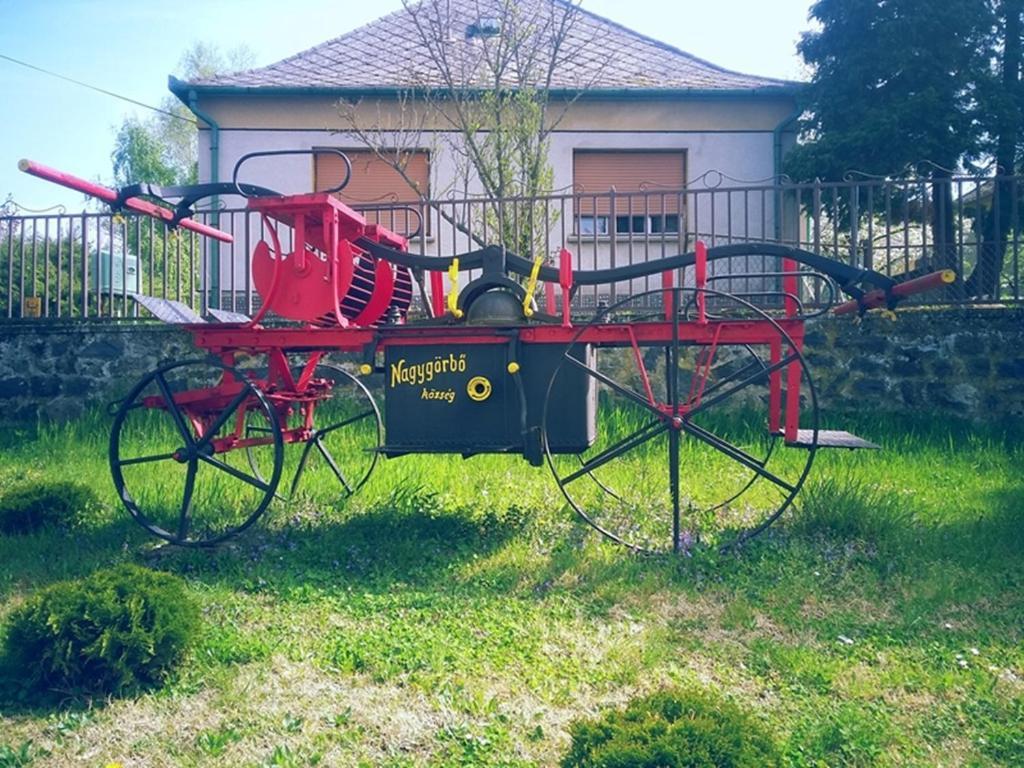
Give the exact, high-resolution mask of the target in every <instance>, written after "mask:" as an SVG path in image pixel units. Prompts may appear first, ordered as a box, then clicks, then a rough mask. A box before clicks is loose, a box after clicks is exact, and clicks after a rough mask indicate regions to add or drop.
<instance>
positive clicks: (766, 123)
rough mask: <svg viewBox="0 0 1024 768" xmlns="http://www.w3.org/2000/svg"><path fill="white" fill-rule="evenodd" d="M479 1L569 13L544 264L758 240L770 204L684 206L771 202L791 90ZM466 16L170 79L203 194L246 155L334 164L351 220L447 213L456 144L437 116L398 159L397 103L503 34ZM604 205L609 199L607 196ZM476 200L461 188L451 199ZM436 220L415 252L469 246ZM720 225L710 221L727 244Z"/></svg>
mask: <svg viewBox="0 0 1024 768" xmlns="http://www.w3.org/2000/svg"><path fill="white" fill-rule="evenodd" d="M490 2H492V3H495V4H496V8H498V11H500V10H501V9H502V8H504V9H505V11H506V12H507V10H508V8H509V7H514V8H516V9H518V10H517V12H523V13H534V14H537V15H536V17H535V18H534V22H535V21H536V19H540V18H550V15H551V14H558V13H563V14H565V13H570V12H571V13H573V17H572V25H571V28H569V29H568V31H567V32H566V34H565V40H566V42H565V44H564V46H563V49H562V50H563V51H570V52H571V55H564V56H563V57H562V58H561V59H560V60H559V61H558V63H557V66H554V67H552V68H551V69H550V75H551V83H550V94H551V100H552V103H556V102H557V103H558V105H559V109H560V110H561V111H560V112H559V116H558V124H557V127H555V128H554V129H553V131H552V133H551V136H550V140H549V152H548V162H549V165H550V168H551V171H552V174H553V184H552V187H553V189H554V190H556V191H562V192H564V193H565V194H566V195H567V196H568V197H567V198H564V199H561V198H560V200H561V202H558V203H557V204H558V205H560V206H561V210H560V211H559V212H558V214H557V215H552V220H557V222H558V223H557V225H556V226H555V227H554V229H556V230H557V232H553V233H551V234H550V236H549V238H548V239H549V244H548V245H549V248H550V249H557V248H558V247H560V246H561V245H563V244H565V245H567V246H569V247H570V248H571V249H573V248H575V249H576V250H579V251H580V252H584V251H587V252H588V253H591V254H592V260H593V263H594V265H595V266H598V265H604V264H608V263H624V262H625V260H626V258H627V256H626V254H625V242H628V243H629V246H630V247H629V255H628V259H630V260H635V259H637V258H646V257H647V251H645V252H644V253H642V254H640V255H637V253H636V252H635V251H634V247H633V246H634V243H635V242H638V241H641V240H642V241H643V242H644V245H645V248H648V247H649V243H650V240H651V239H654V240H656V241H657V242H658V244H659V248H660V249H661V252H664V251H665V250H666V249H667V250H671V251H672V252H678V250H680V249H682V248H683V247H685V244H686V242H687V237H688V236H692V235H693V234H694V233H695V232H699V231H702V229H703V228H704V227H706V226H707V224H706V223H705V224H704V225H703V226H702V225H701V224H700V219H701V217H702V216H703V219H704V222H708V221H709V220H710V219H715V222H714V225H715V226H718V221H717V219H719V218H721V217H723V216H726V217H728V216H733V217H740V216H742V217H745V219H746V222H745V224H744V227H745V229H744V236H752V237H765V236H768V235H769V234H770V233H771V232H772V231H773V229H774V228H775V226H776V221H775V218H774V211H772V210H768V207H769V205H770V203H769V202H767V201H769V200H770V195H762V201H761V203H760V205H761V210H759V211H757V212H754V213H753V214H752V213H751V211H750V210H747V211H745V212H742V213H741V212H739V211H738V210H737V211H734V212H732V213H729V212H727V211H726V210H725V206H720V208H721V210H718V211H714V210H710V211H702V210H701V205H704V204H705V203H702V202H701V199H700V198H692V197H688V196H687V195H686V194H684V193H683V192H682V190H686V189H687V188H688V184H694V180H699V181H698V182H696V183H697V185H698V186H699V185H701V184H706V182H707V179H708V178H709V176H710V177H713V179H714V185H721V184H724V185H725V186H728V185H729V184H730V183H732V184H736V183H748V184H749V183H755V182H759V183H762V184H766V185H770V184H771V183H772V179H773V178H774V177H776V176H777V175H778V173H779V166H780V162H781V157H782V153H783V152H784V150H785V149H786V148H787V146H789V145H790V144H791V143H792V142H793V141H794V140H795V133H794V132H795V118H796V116H797V114H798V112H797V108H796V92H797V90H798V87H799V86H798V84H796V83H792V82H788V81H781V80H775V79H770V78H765V77H758V76H754V75H746V74H740V73H737V72H731V71H728V70H726V69H723V68H721V67H718V66H715V65H714V64H711V63H709V62H707V61H704V60H702V59H699V58H697V57H695V56H692V55H690V54H688V53H685V52H684V51H681V50H678V49H676V48H674V47H672V46H670V45H667V44H665V43H661V42H659V41H657V40H654V39H651V38H649V37H646V36H644V35H641V34H639V33H637V32H634V31H632V30H630V29H628V28H626V27H625V26H622V25H620V24H618V23H616V22H614V21H611V20H609V19H606V18H603V17H601V16H598V15H596V14H593V13H590V12H589V11H587V10H585V9H583V8H577V7H576V6H574V5H571V4H569V3H567V2H564V0H524V2H519V3H509V2H508V0H490ZM481 7H487V0H484V2H481V0H423V2H421V3H420V4H419V5H418V6H416V7H415V8H418V9H420V10H422V12H423V13H425V14H426V13H428V12H429V14H432V15H430V16H429V17H427V18H428V21H429V22H430V23H431V24H432V25H434V26H433V27H432V28H431V32H432V34H434V37H433V38H431V37H428V36H425V35H424V32H423V27H422V23H423V22H422V19H417V18H416V17H415V14H414V13H410V12H409V11H407V10H405V9H402V10H399V11H397V12H395V13H391V14H389V15H387V16H384V17H383V18H380V19H378V20H376V21H374V22H371V23H369V24H367V25H365V26H363V27H360V28H359V29H355V30H353V31H351V32H347V33H345V34H343V35H341V36H340V37H337V38H334V39H332V40H328V41H327V42H325V43H322V44H321V45H318V46H316V47H314V48H311V49H309V50H306V51H303V52H301V53H297V54H295V55H294V56H291V57H289V58H287V59H284V60H282V61H279V62H277V63H274V64H271V65H269V66H265V67H261V68H258V69H252V70H249V71H244V72H238V73H233V74H225V75H218V76H214V77H210V78H205V79H201V80H196V81H193V82H181V81H178V80H176V79H174V78H171V81H170V89H171V91H172V92H173V93H175V94H176V95H177V96H178V98H180V99H181V100H182V101H183V102H184V103H185V104H187V105H188V106H189V107H190V108H191V109H192V111H193V112H194V113H195V115H196V116H197V117H198V118H199V120H200V121H201V129H200V143H199V146H200V160H199V176H200V180H203V181H210V180H218V179H219V180H224V179H230V178H231V177H232V171H233V168H234V166H235V163H236V162H237V160H238V159H239V158H240V157H242V156H243V155H245V154H246V153H248V152H253V151H266V150H278V149H280V150H284V149H311V148H337V149H341V150H344V152H345V153H346V154H347V155H348V156H349V157H350V158H351V160H352V165H353V169H352V178H351V181H350V183H349V185H348V186H347V187H346V189H345V190H344V191H343V192H342V193H341V195H340V196H341V198H342V199H343V200H344V201H346V202H348V203H351V204H353V205H356V206H362V207H367V206H374V205H377V206H380V205H384V204H398V203H402V202H411V201H419V200H420V199H421V198H424V197H425V198H444V197H448V198H450V197H452V194H453V193H452V189H453V184H454V179H455V178H456V177H457V176H458V175H459V172H460V166H459V157H458V154H459V153H458V152H457V151H456V150H455V149H454V148H455V147H457V146H458V136H457V135H455V132H454V131H452V128H451V125H450V122H449V121H446V119H445V118H444V115H443V114H441V113H440V111H438V112H437V113H435V114H431V115H429V116H428V117H427V118H425V119H423V120H421V121H420V122H419V123H418V124H417V125H416V130H417V131H418V133H417V139H418V140H417V146H413V147H409V145H408V132H409V130H411V126H410V125H408V124H407V122H408V121H407V118H408V115H407V114H406V113H407V110H408V102H407V99H408V94H409V93H411V92H415V91H416V90H418V89H419V90H424V91H427V90H430V89H436V88H438V87H439V86H443V85H444V83H445V72H444V71H441V69H439V66H438V64H437V61H438V52H439V51H440V55H441V56H442V57H443V58H444V59H445V61H446V62H447V61H453V62H457V64H456V65H454V66H455V68H457V67H458V66H459V64H458V63H459V62H461V63H462V66H463V70H462V74H463V75H464V76H467V75H466V72H465V62H466V61H472V60H473V57H474V56H479V55H480V53H479V52H480V51H481V50H482V49H483V47H484V46H486V45H488V38H490V37H493V36H497V35H501V34H502V30H501V20H500V18H498V11H496V14H495V17H487V16H484V15H483V14H482V13H481V11H480V9H481ZM414 10H415V9H414ZM425 40H430V42H429V43H427V42H424V41H425ZM431 46H440V47H438V48H434V49H433V50H432V49H431ZM515 74H516V73H515V72H513V74H512V76H513V77H514V76H515ZM520 74H521V73H520ZM468 78H469V80H466V82H469V81H470V80H471V79H472V72H470V73H469V74H468ZM514 85H515V84H514V83H513V87H514ZM528 85H534V84H533V83H528ZM340 100H345V101H346V102H347V103H349V104H350V105H352V106H350V107H348V108H347V109H348V110H349V112H348V114H350V115H356V116H359V115H362V116H363V118H365V119H366V120H367V122H368V123H372V124H373V126H372V127H373V129H374V131H375V133H374V135H375V136H377V137H383V138H379V140H380V141H382V142H383V143H384V144H385V145H386V144H391V145H392V146H394V147H404V148H407V149H409V152H407V153H406V154H405V155H404V160H403V162H404V163H405V165H404V176H403V175H401V174H399V173H398V172H396V171H395V170H394V169H393V168H392V167H390V166H388V165H386V164H385V163H384V162H383V161H382V160H381V159H380V158H379V156H377V155H375V154H374V153H373V152H370V151H368V150H367V147H366V143H365V140H362V139H361V138H360V137H359V136H358V135H357V134H356V132H355V131H353V130H351V128H352V125H353V123H352V122H351V119H354V118H350V122H346V121H345V120H343V119H342V116H341V114H340V113H339V101H340ZM403 120H406V123H404V122H403ZM399 134H401V136H399ZM343 172H344V168H343V165H342V163H341V161H340V160H339V159H338V158H337V157H336V156H333V155H329V154H321V155H317V156H316V158H315V159H313V158H311V157H310V156H283V157H278V158H273V159H260V160H257V161H253V163H252V164H251V165H250V166H248V167H247V168H246V170H245V172H244V173H243V180H244V181H247V182H252V183H258V184H263V185H266V186H268V187H271V188H273V189H277V190H279V191H282V192H286V193H297V192H306V191H310V190H311V189H327V188H329V187H331V186H333V185H335V184H336V183H338V181H339V180H340V179H341V177H342V175H343ZM741 180H742V182H741ZM612 188H614V190H615V193H616V195H618V197H617V198H616V197H615V196H611V197H609V195H608V194H607V193H608V192H609V190H610V189H612ZM474 191H477V190H474V188H473V183H472V181H470V183H469V186H468V187H466V188H465V189H463V190H462V193H463V194H465V195H471V194H472V193H473V192H474ZM641 193H642V194H641ZM708 202H710V203H711V207H712V209H713V208H714V202H713V201H710V200H709V201H708ZM730 207H731V206H730ZM437 211H438V216H437V217H436V222H433V221H431V222H428V225H427V227H426V230H427V231H426V232H424V233H423V236H422V237H421V238H420V239H419V244H418V247H419V249H420V250H422V251H423V252H425V253H431V252H440V253H451V252H453V251H455V252H457V251H459V250H466V249H468V247H470V246H471V245H472V243H471V242H470V240H469V239H466V238H463V239H460V236H461V235H465V234H466V232H465V228H463V229H462V230H459V229H458V228H448V227H446V226H445V224H446V222H447V221H449V220H450V217H446V216H444V215H443V211H441V208H440V207H437ZM427 218H428V219H430V218H431V216H430V214H429V212H428V215H427ZM751 220H754V221H755V222H756V225H752V224H751ZM737 221H738V220H737ZM732 223H733V222H731V221H730V222H725V224H726V225H727V226H728V227H729V228H730V229H731V227H732ZM752 226H754V227H755V228H756V229H757V231H754V230H752V229H751V227H752ZM449 229H450V232H448V233H447V234H446V232H447V231H448V230H449ZM723 231H724V230H723ZM475 235H476V236H477V237H478V239H479V238H480V237H483V238H484V239H487V237H488V235H487V233H481V232H476V233H475ZM617 254H618V255H617ZM616 259H618V262H616ZM239 269H243V270H244V266H240V265H237V264H236V265H235V267H234V268H230V267H228V266H225V264H224V262H223V261H222V262H221V268H220V273H221V275H220V277H221V281H222V282H224V281H226V280H228V279H229V277H230V275H229V274H228V273H229V272H230V273H232V274H234V276H235V278H236V281H237V279H238V278H239V274H238V270H239ZM225 270H227V272H225Z"/></svg>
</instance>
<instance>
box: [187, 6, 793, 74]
mask: <svg viewBox="0 0 1024 768" xmlns="http://www.w3.org/2000/svg"><path fill="white" fill-rule="evenodd" d="M508 1H509V0H446V1H445V2H441V0H415V1H414V0H403V2H402V6H401V7H400V8H397V9H395V10H393V11H391V12H389V13H386V14H384V15H383V16H380V17H378V18H376V19H373V20H371V21H368V22H366V23H364V24H362V25H360V26H358V27H356V28H354V29H351V30H348V31H346V32H343V33H342V34H340V35H336V36H334V37H332V38H330V39H328V40H325V41H323V42H321V43H318V44H316V45H314V46H310V47H307V48H305V49H303V50H301V51H298V52H297V53H294V54H292V55H291V56H288V57H286V58H284V59H280V60H278V61H274V62H271V63H269V64H266V65H264V66H261V67H253V68H250V69H247V70H243V71H240V72H235V73H221V74H217V75H212V76H210V77H205V78H198V79H196V80H193V81H191V82H189V83H187V85H189V86H195V87H198V88H219V87H226V88H245V89H253V88H255V89H274V88H294V89H298V90H301V89H317V88H332V87H333V88H338V89H341V90H351V89H355V90H361V89H366V88H370V89H374V88H377V89H379V88H402V87H410V86H411V85H413V84H412V83H411V82H410V77H411V74H412V73H413V72H414V71H420V69H423V68H425V69H424V72H425V77H426V79H425V80H424V83H425V84H426V85H428V86H429V85H430V83H432V82H434V81H437V79H438V78H437V76H436V75H437V73H436V72H435V70H436V69H437V66H436V65H432V64H431V62H430V61H429V56H428V55H427V52H425V50H424V45H425V44H424V43H421V42H418V40H417V38H416V36H415V34H414V32H415V30H414V28H413V25H414V24H416V23H417V22H416V16H415V13H416V12H417V11H419V10H422V9H423V8H424V7H427V8H428V10H429V8H430V7H431V2H438V3H439V9H438V11H437V12H438V13H443V14H445V16H444V20H445V22H446V28H447V31H448V34H449V37H450V38H451V39H450V40H449V42H450V43H452V44H453V45H455V46H456V48H453V51H458V50H461V48H463V47H465V46H466V45H467V44H468V43H467V41H466V40H463V39H462V36H461V34H460V35H457V34H456V33H455V27H456V26H457V25H458V24H460V23H471V22H472V19H473V17H474V15H476V16H480V15H485V14H487V12H488V8H490V7H492V5H491V4H492V3H502V2H508ZM520 3H521V4H522V5H523V6H526V7H528V8H531V9H532V10H530V11H528V12H529V13H541V14H551V15H552V18H554V17H555V16H556V15H557V14H559V13H570V12H571V13H573V14H575V18H576V19H577V21H576V22H574V26H576V32H574V33H573V34H574V35H577V34H578V35H580V36H581V40H582V41H583V42H582V43H581V46H580V52H581V55H580V56H577V57H574V58H573V60H572V61H569V60H566V61H565V62H563V65H562V66H561V67H560V70H561V71H560V72H559V73H558V75H557V76H556V77H555V82H553V83H552V85H553V87H554V89H555V90H558V89H559V88H560V87H561V88H568V87H572V83H579V82H582V81H583V80H587V79H589V81H590V83H591V84H590V86H589V87H584V88H583V90H586V91H599V90H604V89H612V90H619V89H624V90H629V89H637V88H639V89H651V88H653V89H656V90H661V91H665V92H670V91H679V90H683V91H689V90H696V91H701V90H713V91H718V92H729V91H735V92H741V91H757V90H761V89H763V90H764V91H766V92H769V91H773V92H774V91H777V92H780V93H781V92H782V91H783V90H785V89H792V88H794V87H798V86H800V85H801V83H800V82H799V81H794V80H783V79H780V78H774V77H764V76H761V75H753V74H747V73H744V72H737V71H735V70H731V69H727V68H725V67H722V66H719V65H717V64H714V63H712V62H710V61H708V60H706V59H703V58H701V57H699V56H695V55H694V54H692V53H689V52H688V51H684V50H682V49H681V48H678V47H676V46H674V45H671V44H669V43H665V42H663V41H661V40H658V39H656V38H654V37H651V36H650V35H646V34H643V33H642V32H638V31H636V30H634V29H631V28H629V27H627V26H625V25H624V24H621V23H619V22H617V21H614V20H613V19H609V18H607V17H605V16H602V15H601V14H599V13H595V12H594V11H591V10H590V9H588V8H586V7H584V5H583V2H582V0H516V4H520ZM467 20H468V21H467ZM389 32H391V33H392V34H390V36H389V35H388V33H389ZM602 39H603V40H604V44H602V43H601V40H602ZM395 40H405V41H406V43H405V44H404V45H402V44H392V41H395ZM467 40H468V38H467ZM385 43H386V44H385ZM347 53H351V55H346V54H347ZM600 62H607V64H608V65H609V66H608V67H607V68H606V67H605V63H600ZM574 78H575V79H574ZM580 78H582V79H583V80H581V79H580Z"/></svg>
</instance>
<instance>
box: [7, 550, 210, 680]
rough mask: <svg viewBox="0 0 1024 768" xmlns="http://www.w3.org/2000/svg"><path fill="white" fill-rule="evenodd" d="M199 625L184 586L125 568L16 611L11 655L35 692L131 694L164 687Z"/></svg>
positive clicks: (63, 586)
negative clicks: (166, 677)
mask: <svg viewBox="0 0 1024 768" xmlns="http://www.w3.org/2000/svg"><path fill="white" fill-rule="evenodd" d="M198 626H199V611H198V608H197V607H196V605H195V602H194V601H193V600H192V598H191V597H190V596H189V594H188V592H187V591H186V590H185V584H184V582H183V581H182V580H181V579H179V578H178V577H177V576H172V575H170V574H166V573H158V572H156V571H150V570H147V569H145V568H140V567H138V566H135V565H121V566H118V567H116V568H112V569H109V570H104V571H97V572H96V573H94V574H92V575H90V576H88V577H86V578H84V579H79V580H77V581H67V582H61V583H58V584H53V585H51V586H49V587H46V588H45V589H43V590H41V591H40V592H38V593H37V594H35V595H33V596H32V597H31V598H30V599H29V600H28V602H27V603H25V604H24V605H22V606H20V607H18V608H16V609H15V610H14V611H13V612H12V614H11V616H10V619H9V622H8V628H7V637H6V640H5V647H4V655H5V657H6V658H5V661H6V666H7V667H8V668H9V669H13V670H16V671H17V674H18V676H19V678H20V682H21V684H22V685H23V686H24V687H25V688H27V689H36V690H40V689H58V690H73V691H80V692H107V693H125V692H129V691H131V690H134V689H138V688H142V687H148V686H151V685H154V684H156V683H159V682H161V681H162V680H163V679H164V677H165V676H166V674H167V673H168V672H169V671H170V670H171V669H172V668H173V667H174V666H175V665H176V664H178V662H180V661H181V659H182V657H183V656H184V654H185V652H186V650H187V649H188V647H189V645H190V644H191V642H192V640H193V638H194V637H195V635H196V632H197V630H198Z"/></svg>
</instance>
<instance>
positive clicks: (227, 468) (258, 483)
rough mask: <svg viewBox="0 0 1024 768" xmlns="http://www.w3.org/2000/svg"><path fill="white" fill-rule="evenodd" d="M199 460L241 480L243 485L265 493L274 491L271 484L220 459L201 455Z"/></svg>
mask: <svg viewBox="0 0 1024 768" xmlns="http://www.w3.org/2000/svg"><path fill="white" fill-rule="evenodd" d="M199 458H200V459H201V460H203V461H205V462H206V463H207V464H209V465H210V466H211V467H216V468H217V469H219V470H221V471H222V472H227V473H228V474H229V475H231V476H232V477H236V478H238V479H239V480H241V481H242V482H243V483H248V484H249V485H251V486H253V487H255V488H259V489H260V490H261V491H263V492H264V493H270V491H271V490H272V489H271V487H270V484H269V483H265V482H263V481H262V480H259V479H258V478H255V477H253V476H252V475H247V474H246V473H245V472H243V471H242V470H240V469H235V468H234V467H232V466H231V465H230V464H225V463H224V462H223V461H221V460H220V459H215V458H213V457H212V456H205V455H203V454H199Z"/></svg>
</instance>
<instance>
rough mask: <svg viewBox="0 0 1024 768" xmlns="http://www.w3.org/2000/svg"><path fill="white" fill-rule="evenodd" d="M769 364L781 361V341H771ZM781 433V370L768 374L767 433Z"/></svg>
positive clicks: (778, 339)
mask: <svg viewBox="0 0 1024 768" xmlns="http://www.w3.org/2000/svg"><path fill="white" fill-rule="evenodd" d="M770 348H771V352H770V355H771V357H770V360H769V362H770V364H771V365H776V364H777V363H778V362H779V361H780V360H782V339H781V338H776V339H772V342H771V345H770ZM781 431H782V370H781V369H776V370H774V371H772V372H771V373H770V374H768V432H769V433H771V434H773V435H775V434H778V433H779V432H781Z"/></svg>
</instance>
